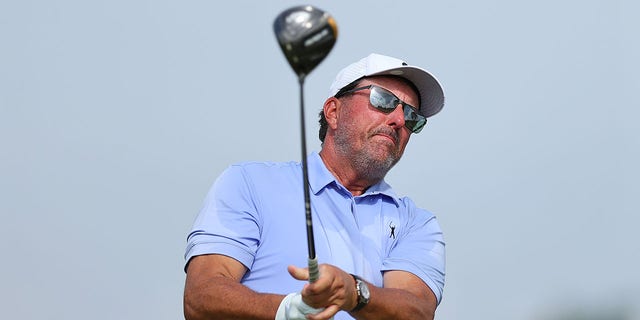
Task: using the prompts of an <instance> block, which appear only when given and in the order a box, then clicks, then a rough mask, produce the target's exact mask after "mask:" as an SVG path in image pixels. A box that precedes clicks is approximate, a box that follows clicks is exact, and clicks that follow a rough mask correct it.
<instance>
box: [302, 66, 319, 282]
mask: <svg viewBox="0 0 640 320" xmlns="http://www.w3.org/2000/svg"><path fill="white" fill-rule="evenodd" d="M304 78H305V77H304V75H299V76H298V82H299V83H300V150H301V151H302V161H301V162H302V189H303V191H304V211H305V217H306V222H307V249H308V251H309V265H308V266H309V282H315V281H316V280H318V277H319V272H318V260H317V259H316V245H315V242H314V239H313V223H312V221H311V195H310V194H309V169H308V166H307V141H306V137H307V133H306V130H305V116H304Z"/></svg>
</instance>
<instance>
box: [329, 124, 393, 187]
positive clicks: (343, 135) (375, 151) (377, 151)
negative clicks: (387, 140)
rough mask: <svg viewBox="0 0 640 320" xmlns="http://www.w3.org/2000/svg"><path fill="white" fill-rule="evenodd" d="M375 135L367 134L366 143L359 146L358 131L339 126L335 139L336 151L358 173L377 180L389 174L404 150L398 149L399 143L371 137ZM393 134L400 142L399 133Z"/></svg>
mask: <svg viewBox="0 0 640 320" xmlns="http://www.w3.org/2000/svg"><path fill="white" fill-rule="evenodd" d="M341 129H342V130H341ZM379 131H380V130H379ZM374 135H375V133H374V134H367V136H366V137H365V140H364V145H362V146H361V147H357V146H356V145H355V143H354V139H353V137H357V136H358V133H357V132H354V130H351V129H350V128H338V129H337V130H336V135H335V141H336V151H337V152H338V153H339V154H340V155H341V156H342V158H343V159H347V161H349V165H350V166H351V167H352V168H353V169H354V170H355V171H356V172H357V173H358V174H360V175H361V176H362V177H363V178H366V179H369V180H372V181H376V182H377V181H380V180H382V179H383V178H384V177H385V176H386V175H387V172H389V170H391V168H392V167H393V166H394V165H395V164H396V163H398V161H399V160H400V157H401V156H402V152H401V151H400V150H398V148H397V145H395V147H390V146H385V145H382V144H380V143H379V142H376V141H373V140H372V139H371V138H372V137H373V136H374ZM392 135H395V137H396V139H395V140H396V143H398V139H397V134H395V133H393V134H392ZM381 149H385V150H381ZM381 154H385V155H381Z"/></svg>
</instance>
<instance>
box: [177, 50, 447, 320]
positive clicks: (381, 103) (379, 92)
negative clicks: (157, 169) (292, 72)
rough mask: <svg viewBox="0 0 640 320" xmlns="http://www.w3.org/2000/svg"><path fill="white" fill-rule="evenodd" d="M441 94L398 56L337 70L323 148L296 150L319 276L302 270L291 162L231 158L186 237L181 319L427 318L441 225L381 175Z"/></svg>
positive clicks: (440, 256) (300, 216) (434, 300)
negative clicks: (301, 153) (301, 154)
mask: <svg viewBox="0 0 640 320" xmlns="http://www.w3.org/2000/svg"><path fill="white" fill-rule="evenodd" d="M443 105H444V95H443V90H442V88H441V86H440V84H439V83H438V81H437V80H436V79H435V78H434V77H433V76H432V75H431V74H430V73H429V72H427V71H425V70H423V69H421V68H418V67H415V66H410V65H408V64H407V63H405V62H403V61H402V60H400V59H396V58H392V57H388V56H383V55H379V54H371V55H369V56H367V57H365V58H363V59H361V60H359V61H357V62H355V63H353V64H351V65H349V66H347V67H346V68H345V69H343V70H342V71H340V72H339V73H338V75H337V77H336V79H335V81H334V82H333V84H331V87H330V94H329V97H328V98H327V99H326V101H325V102H324V105H323V108H322V111H321V112H320V134H319V137H320V140H321V141H322V148H321V150H320V152H313V153H311V154H310V155H309V156H308V158H307V159H308V169H309V185H308V186H305V187H308V188H309V190H310V194H311V206H312V213H313V227H314V239H315V246H316V254H317V258H318V261H319V263H320V268H319V270H320V277H319V279H318V280H317V281H316V282H313V283H309V282H307V281H305V280H307V279H308V272H307V269H306V268H305V267H304V266H306V264H307V243H306V236H307V235H306V229H305V227H304V223H305V216H304V204H303V201H302V199H303V197H304V196H303V186H302V170H301V165H300V163H297V162H283V163H275V162H244V163H239V164H234V165H231V166H230V167H229V168H228V169H226V170H225V171H224V172H223V173H222V174H221V175H220V176H219V177H218V178H217V180H216V181H215V183H214V185H213V186H212V188H211V190H210V192H209V193H208V195H207V197H206V199H205V202H204V206H203V208H202V210H201V211H200V213H199V214H198V216H197V218H196V220H195V223H194V225H193V228H192V230H191V232H190V233H189V235H188V238H187V247H186V253H185V260H186V264H185V270H186V274H187V276H186V283H185V291H184V313H185V317H186V319H305V318H306V319H330V318H334V319H353V318H356V319H420V320H424V319H433V317H434V313H435V310H436V307H437V305H438V304H439V302H440V301H441V299H442V290H443V287H444V278H445V244H444V240H443V237H442V231H441V229H440V226H439V225H438V222H437V220H436V217H435V216H434V215H433V214H432V213H430V212H429V211H426V210H424V209H421V208H418V207H417V206H416V205H415V203H414V202H413V201H412V200H411V199H410V198H408V197H402V196H398V195H397V194H396V193H395V192H394V191H393V189H392V188H391V186H390V185H389V184H387V183H386V182H385V180H384V177H385V175H386V174H387V172H389V170H390V169H391V168H392V167H393V166H394V165H395V164H396V163H397V162H398V161H399V160H400V158H401V157H402V154H403V152H404V149H405V147H406V145H407V143H408V142H409V138H410V137H411V135H412V134H418V133H419V132H420V131H421V130H422V128H423V127H424V126H425V124H426V123H427V118H428V117H431V116H433V115H434V114H436V113H438V112H439V111H440V110H441V109H442V107H443ZM417 169H418V168H417ZM416 174H419V170H416ZM407 178H413V177H407ZM418 191H419V190H418Z"/></svg>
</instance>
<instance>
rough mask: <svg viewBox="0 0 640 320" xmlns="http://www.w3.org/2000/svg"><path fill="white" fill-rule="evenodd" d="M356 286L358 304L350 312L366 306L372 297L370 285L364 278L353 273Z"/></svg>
mask: <svg viewBox="0 0 640 320" xmlns="http://www.w3.org/2000/svg"><path fill="white" fill-rule="evenodd" d="M351 276H352V277H353V280H354V283H355V286H356V306H355V307H354V308H353V309H351V311H350V312H356V311H359V310H361V309H362V308H364V307H365V306H366V305H367V304H368V303H369V299H370V295H371V294H370V292H369V286H368V285H367V283H366V282H365V281H364V280H362V278H360V277H358V276H356V275H354V274H352V275H351Z"/></svg>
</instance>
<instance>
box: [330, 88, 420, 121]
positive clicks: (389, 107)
mask: <svg viewBox="0 0 640 320" xmlns="http://www.w3.org/2000/svg"><path fill="white" fill-rule="evenodd" d="M366 89H371V91H370V92H369V102H371V105H372V106H374V107H375V108H376V109H377V110H378V111H380V112H383V113H385V114H389V113H391V112H393V110H395V109H396V107H397V106H398V105H399V104H401V105H402V111H403V112H404V126H405V127H407V129H409V130H411V132H413V133H418V132H420V131H421V130H422V128H423V127H424V125H425V124H427V118H425V117H424V116H423V115H421V114H419V113H418V109H416V107H414V106H412V105H410V104H408V103H406V102H404V101H402V100H400V98H398V97H396V95H395V94H393V93H392V92H391V91H389V90H387V89H384V88H380V87H378V86H376V85H373V84H370V85H368V86H364V87H359V88H355V89H351V90H346V91H343V92H338V93H337V94H336V95H335V97H336V98H340V97H341V96H344V95H346V94H347V93H354V92H356V91H360V90H366Z"/></svg>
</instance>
